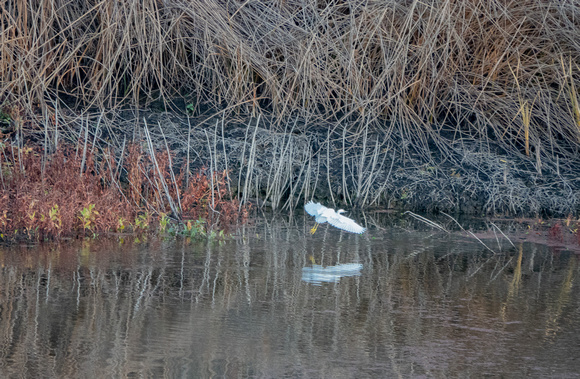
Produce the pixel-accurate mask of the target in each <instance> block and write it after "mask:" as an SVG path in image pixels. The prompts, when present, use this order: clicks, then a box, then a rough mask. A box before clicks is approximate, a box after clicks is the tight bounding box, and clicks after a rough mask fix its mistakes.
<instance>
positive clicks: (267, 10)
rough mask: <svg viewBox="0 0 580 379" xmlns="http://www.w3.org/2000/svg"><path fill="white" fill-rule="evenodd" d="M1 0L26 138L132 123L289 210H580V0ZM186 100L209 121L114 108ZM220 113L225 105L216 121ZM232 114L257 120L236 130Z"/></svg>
mask: <svg viewBox="0 0 580 379" xmlns="http://www.w3.org/2000/svg"><path fill="white" fill-rule="evenodd" d="M0 7H1V9H2V12H1V15H0V27H1V29H0V46H2V48H1V49H0V70H1V79H0V102H1V104H2V114H1V115H0V116H1V117H0V121H2V120H5V121H6V124H10V125H11V126H10V127H9V128H8V129H9V131H10V135H11V137H12V138H15V136H19V137H18V138H21V140H22V139H23V138H25V137H26V138H29V137H31V136H32V138H36V141H37V142H40V143H42V146H43V148H44V149H48V150H51V149H54V148H55V147H56V146H57V145H58V141H59V139H62V140H69V141H76V140H78V139H79V138H80V139H81V140H83V141H86V138H84V137H85V136H89V135H90V136H91V137H92V138H93V141H94V140H100V139H101V137H102V138H104V139H106V140H107V144H108V145H109V146H110V147H111V149H115V151H120V150H122V149H123V148H125V143H126V141H128V140H132V138H131V136H129V138H127V136H128V135H129V134H131V133H133V134H135V133H136V134H139V135H140V136H141V137H142V138H143V141H145V142H146V143H147V148H146V149H144V151H145V152H147V151H151V150H152V149H157V148H159V146H161V147H162V148H161V151H160V154H165V153H163V152H162V151H165V150H167V149H168V148H169V149H170V151H174V152H176V153H177V155H176V156H175V161H174V162H172V164H171V165H170V168H169V171H167V172H165V173H162V168H161V167H157V166H156V165H155V164H154V162H153V163H152V164H153V165H154V166H155V167H154V169H155V170H157V174H156V175H161V174H163V175H165V174H167V175H169V177H171V178H172V181H174V182H175V181H176V180H178V179H177V178H178V177H179V175H181V174H180V172H182V170H179V168H181V167H183V166H181V165H183V164H187V165H189V164H190V163H191V165H195V164H198V165H207V164H209V167H207V169H208V170H209V171H210V172H214V171H223V170H225V173H226V174H225V175H226V176H227V178H226V179H230V180H231V182H230V181H227V180H226V183H228V184H226V185H225V186H224V187H225V188H221V187H220V191H221V190H222V189H223V190H226V188H227V192H228V194H229V195H235V196H236V197H238V198H239V199H240V201H241V202H242V203H247V202H248V201H249V200H253V199H254V197H255V198H258V199H259V200H260V201H262V202H265V203H266V204H269V205H271V206H272V207H273V208H275V209H276V208H287V209H292V208H293V207H295V206H296V204H298V203H300V202H301V201H302V199H306V198H309V197H312V196H313V195H316V196H320V197H326V198H327V199H328V200H329V201H330V202H344V203H347V204H350V205H356V206H372V205H391V206H392V205H401V204H402V205H404V206H405V205H408V206H411V207H414V208H415V209H417V208H418V209H425V210H437V209H442V210H448V209H453V208H455V209H457V208H459V209H461V210H468V211H470V212H475V213H479V212H482V213H502V212H511V213H539V212H552V213H558V214H567V213H568V212H570V211H573V212H575V211H577V209H578V199H577V197H578V188H579V185H578V183H577V179H575V178H577V177H578V175H577V174H578V173H577V168H578V167H579V166H578V162H577V157H578V153H579V151H578V147H579V146H580V144H579V142H580V106H579V101H580V100H579V94H578V88H580V87H579V86H580V63H579V62H580V44H579V42H578V41H580V38H579V37H580V22H579V21H578V20H580V5H579V4H578V3H577V2H575V1H561V0H558V1H556V0H554V1H545V0H523V1H508V0H501V1H487V0H469V1H454V0H444V1H418V0H409V1H390V2H376V1H364V2H336V1H322V2H321V1H306V2H296V1H283V2H273V1H260V2H251V1H250V2H222V1H215V0H212V1H198V0H184V1H165V2H158V1H155V0H145V1H136V0H123V1H118V2H107V1H103V2H96V3H95V2H85V1H81V2H72V1H68V0H57V1H46V0H40V1H37V2H32V3H31V2H23V1H19V0H11V1H7V2H4V3H2V5H0ZM176 97H183V98H185V101H184V103H183V104H182V106H180V108H181V109H182V110H185V109H184V108H186V107H187V109H188V110H189V111H190V112H191V114H192V115H194V116H196V117H195V118H193V119H192V120H189V122H188V121H185V120H183V121H180V122H175V123H173V124H168V125H166V124H159V125H156V124H155V123H152V122H149V125H145V123H144V122H143V120H142V118H141V116H139V114H138V113H137V115H136V116H135V117H133V116H131V117H130V118H129V120H126V121H130V123H127V122H123V121H125V120H122V119H121V122H119V118H117V117H116V116H115V117H108V116H105V118H103V119H102V120H100V121H99V119H98V118H99V117H102V115H103V113H102V112H103V110H107V112H108V111H109V110H111V113H115V112H117V110H118V109H119V108H118V107H119V105H125V106H129V107H132V108H135V109H137V108H138V107H139V106H142V105H143V104H151V103H152V102H154V101H155V102H158V103H161V104H164V105H163V106H164V107H165V108H166V109H169V107H170V105H171V104H170V103H171V101H172V99H175V98H176ZM61 99H67V101H68V102H61ZM72 103H74V105H75V107H72V109H71V112H67V111H66V109H64V107H65V104H69V105H71V104H72ZM207 109H218V110H220V112H221V113H219V114H218V117H217V121H216V119H215V118H213V117H209V116H208V115H207V113H204V112H205V111H206V110H207ZM221 110H223V111H221ZM93 111H94V112H93ZM119 114H120V113H119ZM250 114H251V115H252V116H253V118H251V117H245V118H242V117H240V115H250ZM95 115H96V116H95ZM266 116H267V117H266ZM238 117H239V118H238ZM107 118H108V120H105V119H107ZM111 120H115V122H117V123H118V124H117V125H113V124H111V123H110V121H111ZM224 120H226V121H224ZM106 121H107V122H106ZM224 123H225V126H224ZM228 124H229V125H237V126H240V125H244V126H245V128H246V129H245V132H244V133H243V135H235V133H233V132H232V134H231V135H228V133H230V131H229V130H228ZM127 125H128V126H127ZM174 125H176V126H178V127H179V128H176V130H175V131H173V130H172V128H173V126H174ZM123 127H124V129H123ZM164 130H165V133H166V135H162V132H163V131H164ZM186 131H187V132H186ZM83 133H84V134H83ZM148 133H150V134H148ZM220 137H221V139H220ZM168 141H169V142H168ZM90 142H92V141H90V140H89V144H90ZM154 143H157V144H156V145H153V144H154ZM171 149H175V150H171ZM45 153H46V152H45ZM99 154H100V153H99ZM180 154H181V155H180ZM118 158H119V156H117V159H118ZM167 159H169V155H168V156H167ZM184 162H186V163H184ZM228 165H229V166H228ZM236 168H239V171H235V174H234V171H231V172H230V169H234V170H235V169H236ZM184 172H186V174H185V175H186V177H184V178H183V180H185V181H186V182H188V180H189V179H190V178H189V172H190V171H188V170H185V171H184ZM230 175H235V177H232V176H230ZM209 178H210V181H211V182H213V181H214V180H217V179H213V176H212V175H210V177H209ZM214 184H215V183H214ZM151 185H152V187H155V188H157V187H156V186H157V185H159V188H157V190H158V197H157V198H155V200H154V201H155V202H156V203H155V204H158V205H160V206H161V205H163V206H166V207H168V208H167V209H168V211H169V212H170V213H176V214H177V213H179V207H180V205H179V202H177V203H174V200H175V201H177V200H180V199H179V196H177V197H176V195H177V189H175V188H172V186H171V185H163V182H159V183H155V182H153V183H151ZM232 186H233V187H234V188H232ZM172 191H174V192H175V193H173V194H172ZM129 195H130V194H129ZM133 200H135V199H133ZM212 202H215V198H214V199H212ZM476 203H477V204H476Z"/></svg>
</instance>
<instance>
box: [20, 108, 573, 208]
mask: <svg viewBox="0 0 580 379" xmlns="http://www.w3.org/2000/svg"><path fill="white" fill-rule="evenodd" d="M70 119H71V121H69V122H66V123H65V122H61V125H66V127H64V129H63V127H62V126H61V129H60V130H59V133H60V138H63V136H64V138H67V139H69V140H71V141H81V140H83V138H84V132H83V134H81V128H83V127H84V125H86V124H87V123H88V125H89V134H88V142H89V143H92V142H95V141H96V142H95V143H96V144H97V145H100V146H107V145H109V146H110V145H113V146H114V147H115V148H116V149H117V150H118V151H120V150H121V147H122V146H123V144H126V143H128V142H130V141H141V140H144V139H143V136H144V130H145V127H147V128H148V130H149V132H150V134H151V136H152V138H153V140H154V143H155V144H156V145H157V147H158V148H159V149H160V151H162V150H166V149H167V148H168V149H169V150H171V151H172V152H173V153H174V154H175V158H174V160H173V162H174V166H175V167H178V168H181V167H184V166H183V165H184V163H185V162H186V160H187V159H188V158H189V167H190V169H191V170H192V171H193V170H194V169H196V168H208V169H210V168H211V169H212V170H218V171H221V170H227V172H228V176H229V178H230V181H231V186H230V188H229V191H231V192H232V193H233V194H236V195H237V196H239V197H240V198H241V199H242V200H243V201H249V202H254V203H256V204H257V205H258V207H262V206H267V207H270V208H271V209H273V210H280V209H281V210H286V211H290V210H293V209H295V208H297V207H300V206H302V205H303V204H304V202H305V201H307V200H310V199H315V200H318V201H322V202H324V203H327V204H331V205H335V206H340V207H343V208H345V207H349V208H359V209H399V210H401V209H404V210H413V211H420V212H429V213H437V212H447V213H452V214H469V215H477V216H483V215H491V216H510V217H523V216H531V217H567V216H568V215H572V216H573V217H577V215H578V210H579V209H580V204H579V201H580V164H579V163H580V162H579V159H578V158H573V159H570V158H568V159H563V158H562V157H559V156H556V155H553V154H550V152H547V151H541V152H535V151H532V154H531V156H529V157H528V156H526V155H525V154H524V153H523V152H522V149H521V148H518V147H517V146H514V147H509V146H505V144H503V143H501V140H499V139H498V138H495V137H494V136H489V135H481V136H467V135H461V134H459V133H458V132H457V131H456V130H454V129H453V128H449V130H445V129H438V130H433V131H432V132H428V133H425V135H429V136H430V137H429V138H428V139H425V138H417V137H416V136H415V135H413V134H408V133H407V132H406V131H407V129H406V128H405V127H404V126H403V125H397V124H391V123H388V122H385V123H383V124H373V125H371V126H368V125H364V124H362V123H357V122H354V121H350V120H343V121H337V122H335V123H330V122H321V121H309V120H305V119H302V118H296V119H292V120H283V121H281V120H279V119H275V118H270V117H266V116H260V117H251V116H244V115H233V114H228V115H224V113H223V112H212V111H210V110H207V111H206V112H205V113H204V114H200V115H197V116H195V117H188V116H187V115H185V114H183V113H179V112H171V113H167V112H165V113H164V112H155V111H142V110H141V111H123V112H110V113H108V114H93V115H91V116H89V117H88V118H83V119H82V120H81V119H79V118H74V117H71V118H70ZM44 133H46V131H45V130H44V129H41V130H38V131H36V132H35V131H30V133H29V137H31V138H36V139H37V140H38V141H40V142H43V141H45V136H44ZM52 133H54V132H52ZM49 134H51V132H50V131H49ZM34 136H36V137H34ZM47 140H48V141H49V143H50V141H51V140H52V138H50V135H49V138H48V139H47ZM188 147H189V149H188ZM188 151H189V156H188ZM569 156H572V157H574V156H578V155H574V154H569Z"/></svg>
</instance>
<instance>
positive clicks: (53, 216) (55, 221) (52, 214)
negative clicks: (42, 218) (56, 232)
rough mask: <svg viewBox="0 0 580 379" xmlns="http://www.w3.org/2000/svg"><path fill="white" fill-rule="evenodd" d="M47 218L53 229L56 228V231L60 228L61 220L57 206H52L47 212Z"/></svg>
mask: <svg viewBox="0 0 580 379" xmlns="http://www.w3.org/2000/svg"><path fill="white" fill-rule="evenodd" d="M81 213H82V212H81ZM48 217H49V218H50V221H52V225H53V226H54V227H55V228H57V229H60V228H61V226H62V219H61V218H60V211H59V208H58V204H54V206H53V207H52V208H51V209H50V210H49V211H48Z"/></svg>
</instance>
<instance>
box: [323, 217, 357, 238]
mask: <svg viewBox="0 0 580 379" xmlns="http://www.w3.org/2000/svg"><path fill="white" fill-rule="evenodd" d="M327 221H328V223H329V224H330V225H332V226H334V227H336V228H339V229H342V230H346V231H347V232H351V233H357V234H361V233H364V231H365V230H367V229H366V228H363V227H362V226H360V225H359V224H357V223H356V222H354V220H353V219H350V218H348V217H346V216H343V215H340V214H337V215H336V216H335V217H332V218H329V219H328V220H327Z"/></svg>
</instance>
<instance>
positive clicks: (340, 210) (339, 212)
mask: <svg viewBox="0 0 580 379" xmlns="http://www.w3.org/2000/svg"><path fill="white" fill-rule="evenodd" d="M345 212H346V211H345V210H344V209H339V210H338V211H336V213H338V214H341V213H345Z"/></svg>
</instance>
